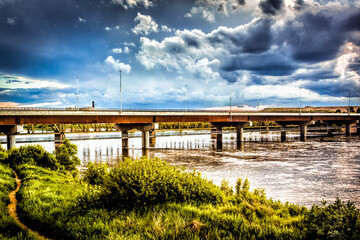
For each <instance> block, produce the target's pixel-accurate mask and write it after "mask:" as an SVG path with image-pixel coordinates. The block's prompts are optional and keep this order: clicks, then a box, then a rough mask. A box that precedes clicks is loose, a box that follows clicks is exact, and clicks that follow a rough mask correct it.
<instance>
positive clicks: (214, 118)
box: [0, 108, 360, 149]
mask: <svg viewBox="0 0 360 240" xmlns="http://www.w3.org/2000/svg"><path fill="white" fill-rule="evenodd" d="M253 121H273V122H276V123H277V124H278V125H280V126H281V140H282V141H285V140H286V131H285V126H287V125H298V126H299V127H300V139H301V140H302V141H305V140H306V134H307V126H308V125H310V124H312V123H314V122H315V121H320V122H322V123H324V124H327V125H328V126H331V125H333V124H341V125H342V124H345V129H346V131H345V132H346V135H347V136H349V135H350V125H351V124H355V123H356V124H357V127H358V128H357V132H358V133H359V121H360V114H358V113H351V114H350V113H301V112H299V113H266V112H255V111H253V112H240V111H224V110H146V109H145V110H140V109H135V110H123V111H119V110H114V109H95V108H86V109H77V108H0V132H2V133H4V134H5V135H7V147H8V149H11V148H13V147H14V146H15V142H16V139H15V136H16V135H17V134H18V133H19V132H20V131H21V130H22V125H25V124H94V123H100V124H104V123H113V124H115V126H116V128H117V129H118V130H120V131H121V132H122V146H123V148H128V131H129V130H132V129H137V130H140V131H142V147H143V149H147V148H149V134H150V131H153V130H154V124H155V123H166V122H209V123H210V125H211V126H212V127H213V129H212V135H215V136H216V139H217V141H216V142H217V144H218V145H221V144H222V128H223V127H235V128H236V133H237V134H236V136H237V137H236V141H237V142H238V143H240V142H242V141H243V129H244V127H246V126H248V125H249V123H250V122H253ZM64 138H65V135H64V132H62V131H61V130H59V132H57V133H56V134H55V141H61V140H62V139H64Z"/></svg>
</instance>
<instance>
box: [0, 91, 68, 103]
mask: <svg viewBox="0 0 360 240" xmlns="http://www.w3.org/2000/svg"><path fill="white" fill-rule="evenodd" d="M74 92H75V91H74V90H73V89H70V88H69V89H61V90H59V89H52V88H46V89H45V88H44V89H41V88H39V89H24V88H18V89H7V88H0V102H8V101H9V100H11V101H12V102H16V103H21V104H37V103H45V102H49V101H52V102H55V101H61V99H60V97H59V96H60V95H62V94H67V93H74ZM50 96H51V97H50Z"/></svg>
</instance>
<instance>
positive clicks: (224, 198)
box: [0, 143, 360, 239]
mask: <svg viewBox="0 0 360 240" xmlns="http://www.w3.org/2000/svg"><path fill="white" fill-rule="evenodd" d="M67 144H68V145H67V147H64V148H63V149H62V150H61V151H62V153H61V154H60V153H59V152H58V153H57V154H55V155H52V156H51V157H50V158H51V161H50V160H46V159H44V158H45V157H44V156H50V155H47V154H46V153H44V152H43V150H42V151H40V150H39V149H37V150H39V151H34V148H32V150H31V148H30V150H31V151H27V150H26V149H25V148H24V149H22V150H21V151H22V152H23V153H24V156H25V155H26V156H27V157H28V158H27V159H26V160H23V161H20V160H19V159H18V160H16V159H17V158H15V157H14V156H12V155H17V156H18V155H19V151H15V150H14V151H13V152H9V153H8V156H7V157H6V159H5V160H3V161H2V163H0V166H1V168H0V169H5V170H6V171H7V176H8V179H9V182H11V181H12V175H11V171H10V168H9V167H8V166H6V164H7V165H10V166H11V167H12V168H13V169H15V171H17V173H18V175H19V177H20V178H21V179H22V180H23V185H22V188H21V189H20V191H19V193H18V200H19V205H18V214H19V216H20V219H21V221H22V222H23V223H25V224H26V225H27V226H29V227H30V228H32V229H34V230H37V231H39V232H40V233H41V234H43V235H45V236H47V237H50V238H53V239H359V236H360V232H359V231H360V212H359V210H358V209H356V208H355V207H354V205H353V204H351V203H341V201H340V200H337V201H336V202H335V203H334V204H330V205H329V204H325V203H324V205H323V206H313V207H312V208H311V209H306V208H305V207H301V206H298V205H294V204H289V203H285V204H283V203H281V202H279V201H273V200H271V199H268V198H266V196H265V194H264V191H263V190H261V189H255V190H254V191H250V190H249V182H248V181H247V180H246V179H245V180H241V179H239V180H238V182H237V184H236V186H235V188H234V189H233V188H232V187H230V186H229V185H228V183H227V182H226V181H223V183H222V185H221V187H218V186H216V185H214V184H213V183H212V182H210V181H208V180H206V179H203V178H202V177H201V175H200V173H198V172H194V171H193V172H190V171H185V170H184V169H180V168H176V167H173V166H170V165H168V164H167V163H165V162H163V161H161V160H158V159H151V160H150V159H139V160H135V161H132V160H125V161H123V162H121V163H119V164H118V166H115V167H114V168H111V169H109V168H108V167H107V166H106V165H101V164H90V165H89V166H88V170H87V171H86V172H85V173H84V175H83V176H82V177H80V176H79V175H78V174H76V170H74V169H73V165H74V164H75V163H76V162H77V160H76V159H73V158H72V157H73V156H74V151H75V150H76V148H74V146H72V145H71V144H70V143H67ZM68 149H72V151H69V150H68ZM21 151H20V152H21ZM59 151H60V150H59ZM75 152H76V151H75ZM9 159H12V160H13V162H10V161H9ZM14 159H15V160H14ZM23 159H24V158H23ZM40 159H41V160H40ZM61 159H62V160H61ZM66 159H67V161H65V160H66ZM50 163H51V164H50ZM12 184H13V185H11V186H9V187H8V189H12V188H14V181H13V183H12ZM4 191H6V190H5V189H4ZM1 194H2V193H1ZM5 195H6V193H5ZM2 201H3V202H6V199H3V198H2ZM4 214H5V212H4ZM4 214H3V215H4ZM5 215H6V214H5ZM5 222H6V219H4V218H2V219H1V222H0V225H2V224H3V223H5ZM0 229H1V230H2V228H0ZM0 236H1V235H0Z"/></svg>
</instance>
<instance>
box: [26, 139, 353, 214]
mask: <svg viewBox="0 0 360 240" xmlns="http://www.w3.org/2000/svg"><path fill="white" fill-rule="evenodd" d="M244 137H245V140H246V141H248V140H255V141H258V142H244V143H241V144H236V142H235V141H234V139H235V134H233V133H230V134H224V135H223V144H222V146H221V148H219V146H216V142H215V140H213V139H211V137H210V134H208V135H182V136H170V137H169V136H168V137H166V136H163V137H157V138H156V141H155V142H154V146H155V148H153V149H150V150H142V149H141V146H142V144H141V138H130V139H129V143H128V145H129V148H128V149H123V148H122V143H121V139H102V140H87V141H83V140H81V141H73V143H75V144H76V145H77V146H78V156H79V158H80V159H81V162H82V164H83V165H85V164H86V163H87V162H89V161H97V162H106V163H108V164H109V165H114V164H116V163H117V162H119V161H121V160H122V159H123V157H132V158H139V157H141V156H143V155H146V156H148V157H159V158H161V159H163V160H165V161H168V162H169V163H171V164H173V165H177V166H185V167H188V168H192V169H197V170H199V171H201V172H202V173H203V175H204V176H206V177H207V178H209V179H212V180H213V182H214V183H215V184H220V182H221V180H222V179H223V178H226V179H228V180H229V182H230V184H232V185H233V186H234V185H235V183H236V180H237V178H239V177H242V178H245V177H247V178H248V179H249V180H250V183H251V186H252V188H265V192H266V194H267V196H269V197H272V198H273V199H280V200H281V201H290V202H293V203H299V204H302V205H306V206H310V205H312V204H313V203H316V204H318V203H320V201H321V200H322V199H325V200H327V201H333V200H334V199H335V198H336V197H340V198H341V199H342V200H345V201H347V200H351V201H354V202H355V203H356V205H357V206H358V207H360V152H359V149H360V139H359V137H358V136H357V137H351V138H345V137H332V138H328V137H317V138H309V139H308V141H307V142H300V141H297V138H298V135H296V133H293V134H291V133H290V134H289V133H288V134H287V138H288V141H287V142H283V143H282V142H280V134H275V133H269V134H260V133H253V132H251V133H246V134H245V136H244ZM278 141H279V142H278ZM40 144H41V145H43V146H44V147H45V148H46V150H48V151H53V150H54V143H52V142H41V143H40ZM21 145H24V144H21Z"/></svg>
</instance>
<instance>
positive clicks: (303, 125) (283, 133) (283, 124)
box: [276, 121, 311, 142]
mask: <svg viewBox="0 0 360 240" xmlns="http://www.w3.org/2000/svg"><path fill="white" fill-rule="evenodd" d="M310 123H311V121H301V122H300V121H291V122H290V121H276V124H278V125H280V126H281V130H280V131H281V142H285V141H286V130H285V127H286V125H291V124H294V125H299V127H300V140H301V141H306V134H307V126H308V125H310Z"/></svg>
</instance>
